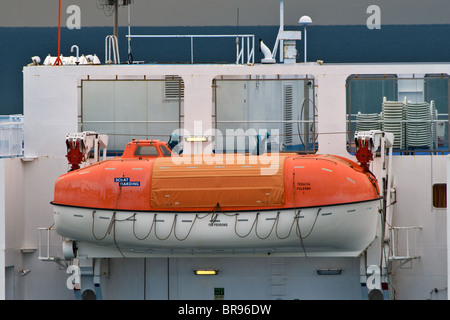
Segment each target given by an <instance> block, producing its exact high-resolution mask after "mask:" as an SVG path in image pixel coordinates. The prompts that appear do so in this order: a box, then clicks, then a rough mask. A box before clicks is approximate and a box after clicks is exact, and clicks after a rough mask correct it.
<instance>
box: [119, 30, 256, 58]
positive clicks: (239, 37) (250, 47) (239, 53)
mask: <svg viewBox="0 0 450 320" xmlns="http://www.w3.org/2000/svg"><path fill="white" fill-rule="evenodd" d="M126 37H127V38H129V39H130V38H190V39H191V63H194V38H236V64H239V63H241V64H244V47H245V46H246V44H245V41H244V39H246V40H247V41H246V42H247V62H246V63H247V64H250V63H254V62H255V35H254V34H216V35H209V34H176V35H147V34H134V35H131V34H128V35H126ZM250 42H251V43H250ZM239 43H241V47H240V48H239Z"/></svg>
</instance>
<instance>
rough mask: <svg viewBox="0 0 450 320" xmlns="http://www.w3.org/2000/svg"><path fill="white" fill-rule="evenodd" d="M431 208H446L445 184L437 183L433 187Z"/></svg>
mask: <svg viewBox="0 0 450 320" xmlns="http://www.w3.org/2000/svg"><path fill="white" fill-rule="evenodd" d="M433 207H435V208H447V184H445V183H437V184H434V185H433Z"/></svg>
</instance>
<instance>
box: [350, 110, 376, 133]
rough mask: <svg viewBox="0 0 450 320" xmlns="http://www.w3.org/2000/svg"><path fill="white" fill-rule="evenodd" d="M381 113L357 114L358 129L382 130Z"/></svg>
mask: <svg viewBox="0 0 450 320" xmlns="http://www.w3.org/2000/svg"><path fill="white" fill-rule="evenodd" d="M380 120H381V114H379V113H361V112H358V114H357V115H356V131H370V130H381V121H380Z"/></svg>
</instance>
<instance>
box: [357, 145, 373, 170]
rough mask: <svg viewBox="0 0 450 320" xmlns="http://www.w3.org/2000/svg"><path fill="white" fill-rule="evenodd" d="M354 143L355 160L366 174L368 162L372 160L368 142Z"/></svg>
mask: <svg viewBox="0 0 450 320" xmlns="http://www.w3.org/2000/svg"><path fill="white" fill-rule="evenodd" d="M356 143H357V146H356V149H357V150H356V153H355V156H356V159H357V160H358V162H359V165H360V166H361V168H363V169H364V171H366V172H367V171H369V162H370V161H372V160H373V153H372V151H370V149H369V144H370V141H368V140H365V139H357V140H356Z"/></svg>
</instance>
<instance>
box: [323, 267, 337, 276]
mask: <svg viewBox="0 0 450 320" xmlns="http://www.w3.org/2000/svg"><path fill="white" fill-rule="evenodd" d="M341 273H342V269H338V268H328V269H317V274H318V275H321V276H338V275H340V274H341Z"/></svg>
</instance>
